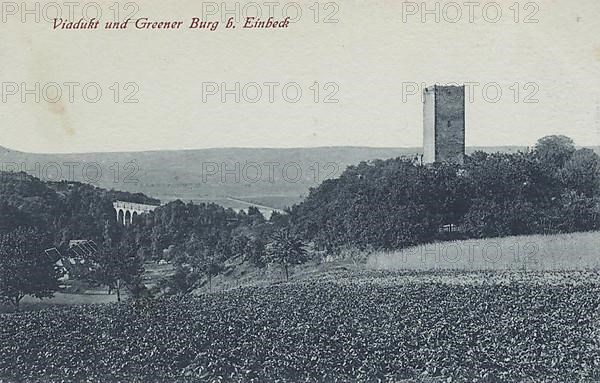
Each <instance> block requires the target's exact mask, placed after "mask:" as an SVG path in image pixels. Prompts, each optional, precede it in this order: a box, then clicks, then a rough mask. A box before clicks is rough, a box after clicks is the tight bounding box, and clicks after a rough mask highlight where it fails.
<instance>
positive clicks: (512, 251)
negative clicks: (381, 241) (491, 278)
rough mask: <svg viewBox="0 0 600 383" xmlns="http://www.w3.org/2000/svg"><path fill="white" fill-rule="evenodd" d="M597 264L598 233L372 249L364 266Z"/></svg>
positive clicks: (575, 266) (544, 266) (542, 267)
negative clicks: (392, 249)
mask: <svg viewBox="0 0 600 383" xmlns="http://www.w3.org/2000/svg"><path fill="white" fill-rule="evenodd" d="M599 266H600V232H588V233H571V234H559V235H528V236H516V237H504V238H489V239H479V240H466V241H454V242H439V243H432V244H427V245H421V246H416V247H412V248H408V249H404V250H400V251H393V252H376V253H374V254H371V255H370V256H369V257H368V260H367V267H369V268H372V269H379V270H401V269H409V270H429V269H459V270H480V269H496V270H504V269H527V270H573V269H584V268H597V267H599Z"/></svg>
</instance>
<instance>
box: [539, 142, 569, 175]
mask: <svg viewBox="0 0 600 383" xmlns="http://www.w3.org/2000/svg"><path fill="white" fill-rule="evenodd" d="M573 153H575V143H574V142H573V140H572V139H570V138H569V137H567V136H546V137H542V138H540V139H539V140H538V141H537V143H536V144H535V148H534V154H535V156H536V157H537V158H538V159H539V160H540V161H542V162H543V163H545V164H546V165H548V166H549V167H551V168H553V169H559V168H561V167H563V165H564V164H565V162H567V161H568V160H569V159H570V158H571V156H572V155H573Z"/></svg>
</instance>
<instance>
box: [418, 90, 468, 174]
mask: <svg viewBox="0 0 600 383" xmlns="http://www.w3.org/2000/svg"><path fill="white" fill-rule="evenodd" d="M464 155H465V87H464V85H463V86H440V85H434V86H430V87H427V88H425V90H424V91H423V163H425V164H428V163H433V162H453V163H459V164H462V163H463V160H464Z"/></svg>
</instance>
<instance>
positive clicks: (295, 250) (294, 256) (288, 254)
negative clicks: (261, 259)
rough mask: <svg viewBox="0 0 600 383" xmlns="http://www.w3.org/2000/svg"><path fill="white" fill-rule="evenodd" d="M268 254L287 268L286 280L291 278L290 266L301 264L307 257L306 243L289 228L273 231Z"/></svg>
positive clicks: (271, 259) (272, 259)
mask: <svg viewBox="0 0 600 383" xmlns="http://www.w3.org/2000/svg"><path fill="white" fill-rule="evenodd" d="M267 256H268V258H269V259H270V261H271V262H273V263H278V264H280V265H281V266H283V269H284V270H285V280H286V281H287V280H288V279H289V266H290V265H295V264H299V263H302V262H304V261H305V259H306V245H305V244H304V242H302V240H301V239H300V238H299V237H297V236H296V235H294V234H292V233H290V231H289V230H288V229H285V228H284V229H281V230H278V231H276V232H274V233H273V235H272V237H271V241H270V242H269V243H268V245H267Z"/></svg>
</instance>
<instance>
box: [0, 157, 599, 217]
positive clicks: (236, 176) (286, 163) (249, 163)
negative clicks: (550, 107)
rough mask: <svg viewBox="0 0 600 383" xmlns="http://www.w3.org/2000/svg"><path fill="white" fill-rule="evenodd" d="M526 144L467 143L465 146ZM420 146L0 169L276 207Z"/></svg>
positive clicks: (17, 163) (34, 161)
mask: <svg viewBox="0 0 600 383" xmlns="http://www.w3.org/2000/svg"><path fill="white" fill-rule="evenodd" d="M525 149H526V148H525V147H519V146H499V147H470V148H467V152H468V153H471V152H473V151H475V150H484V151H486V152H498V151H499V152H516V151H518V150H525ZM595 150H598V148H595ZM420 152H421V148H369V147H320V148H292V149H263V148H258V149H254V148H219V149H200V150H176V151H146V152H118V153H76V154H37V153H25V152H19V151H14V150H11V149H8V148H3V147H0V170H5V171H9V170H22V171H25V172H27V173H29V174H31V175H33V176H36V177H39V178H40V179H42V180H45V181H56V180H62V179H64V180H69V181H79V182H87V183H91V184H93V185H96V186H99V187H102V188H107V189H114V190H122V191H127V192H131V193H144V194H146V195H149V196H152V197H155V198H158V199H160V200H162V201H163V202H167V201H170V200H175V199H181V200H184V201H189V200H193V201H197V202H200V201H213V202H217V203H220V204H222V205H224V206H226V207H238V205H239V202H235V201H233V200H231V199H228V198H227V197H235V198H236V199H238V200H245V201H249V202H252V203H256V204H262V205H266V206H270V207H274V208H283V207H287V206H290V205H292V204H294V203H296V202H299V201H300V200H301V199H302V197H304V196H306V195H307V193H308V191H309V188H311V187H315V186H317V185H319V184H320V183H321V182H322V181H324V180H326V179H329V178H333V177H338V176H339V175H340V174H341V173H342V172H343V171H344V169H345V168H346V167H347V166H348V165H355V164H358V163H360V162H361V161H368V160H373V159H388V158H395V157H400V156H411V157H414V156H415V155H417V154H420ZM86 174H87V176H86ZM230 205H231V206H230ZM233 205H236V206H233Z"/></svg>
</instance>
